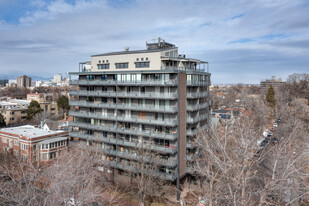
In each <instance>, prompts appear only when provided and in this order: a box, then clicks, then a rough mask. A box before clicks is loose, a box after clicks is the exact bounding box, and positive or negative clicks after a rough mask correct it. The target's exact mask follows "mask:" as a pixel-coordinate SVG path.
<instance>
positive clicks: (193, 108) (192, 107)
mask: <svg viewBox="0 0 309 206" xmlns="http://www.w3.org/2000/svg"><path fill="white" fill-rule="evenodd" d="M207 107H208V103H207V102H205V103H203V104H196V105H188V104H187V111H196V110H201V109H206V108H207Z"/></svg>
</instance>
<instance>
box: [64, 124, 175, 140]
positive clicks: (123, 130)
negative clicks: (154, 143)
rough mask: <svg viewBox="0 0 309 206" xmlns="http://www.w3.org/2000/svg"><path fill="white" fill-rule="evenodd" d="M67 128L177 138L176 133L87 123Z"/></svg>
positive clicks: (167, 138)
mask: <svg viewBox="0 0 309 206" xmlns="http://www.w3.org/2000/svg"><path fill="white" fill-rule="evenodd" d="M69 126H73V127H80V128H85V129H93V130H99V131H105V132H114V133H119V134H130V135H137V136H147V137H155V138H158V139H166V140H172V141H173V140H175V139H176V138H177V135H176V132H175V133H169V134H167V133H162V132H155V131H145V130H139V129H137V128H134V129H133V128H132V129H128V128H119V127H115V126H114V127H107V126H103V125H94V124H89V123H83V122H70V123H69Z"/></svg>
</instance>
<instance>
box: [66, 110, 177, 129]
mask: <svg viewBox="0 0 309 206" xmlns="http://www.w3.org/2000/svg"><path fill="white" fill-rule="evenodd" d="M69 115H71V116H75V117H86V118H95V119H104V120H111V121H122V122H136V123H143V124H152V125H162V126H164V125H165V126H170V127H174V126H177V119H173V120H153V119H140V118H134V117H126V116H115V115H114V116H112V115H102V113H92V112H80V111H69Z"/></svg>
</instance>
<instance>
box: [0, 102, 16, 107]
mask: <svg viewBox="0 0 309 206" xmlns="http://www.w3.org/2000/svg"><path fill="white" fill-rule="evenodd" d="M0 106H17V103H12V102H4V101H2V102H0Z"/></svg>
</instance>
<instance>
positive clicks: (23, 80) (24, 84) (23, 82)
mask: <svg viewBox="0 0 309 206" xmlns="http://www.w3.org/2000/svg"><path fill="white" fill-rule="evenodd" d="M30 86H31V78H30V77H28V76H26V75H24V76H21V77H18V78H17V87H19V88H29V87H30Z"/></svg>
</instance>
